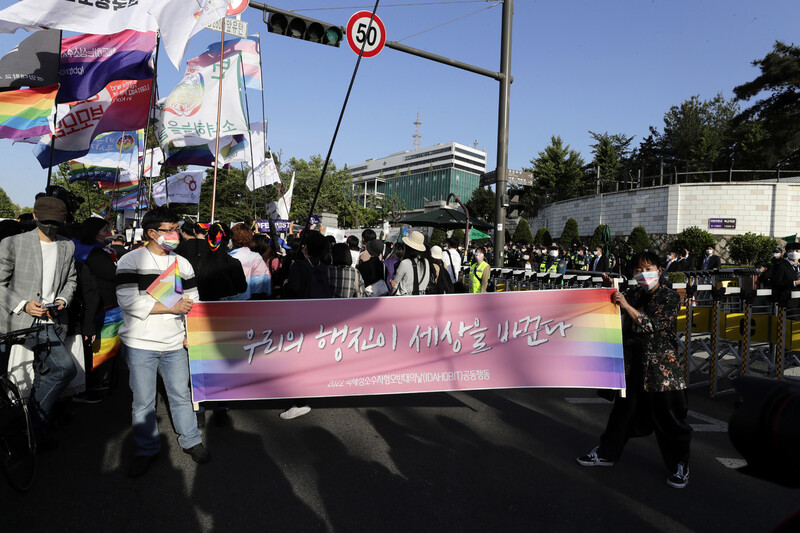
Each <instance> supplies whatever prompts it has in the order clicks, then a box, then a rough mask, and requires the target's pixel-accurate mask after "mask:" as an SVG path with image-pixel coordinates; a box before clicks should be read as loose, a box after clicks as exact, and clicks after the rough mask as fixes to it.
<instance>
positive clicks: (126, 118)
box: [34, 80, 153, 168]
mask: <svg viewBox="0 0 800 533" xmlns="http://www.w3.org/2000/svg"><path fill="white" fill-rule="evenodd" d="M152 86H153V80H136V81H134V80H122V81H112V82H111V83H109V84H108V85H106V87H105V88H104V89H103V90H102V91H100V93H98V94H97V95H96V96H94V97H92V98H90V99H88V100H84V101H82V102H78V103H77V104H76V105H74V106H73V107H72V108H71V109H70V111H69V113H67V114H66V115H65V116H63V117H61V116H60V115H59V121H58V124H57V126H56V132H55V137H56V140H55V143H54V146H55V154H54V155H53V162H52V163H53V165H57V164H59V163H63V162H64V161H69V160H70V159H77V158H79V157H82V156H84V155H86V154H87V153H89V149H90V147H91V144H92V141H93V140H94V139H95V137H97V136H98V135H99V134H101V133H106V132H109V131H136V130H138V129H139V128H143V127H144V126H145V125H146V124H147V114H148V111H149V109H150V88H151V87H152ZM49 143H50V139H44V140H43V141H41V142H40V143H39V144H38V145H36V148H34V154H36V158H37V159H38V160H39V164H40V165H42V168H47V167H49V166H50V144H49Z"/></svg>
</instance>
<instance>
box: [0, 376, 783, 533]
mask: <svg viewBox="0 0 800 533" xmlns="http://www.w3.org/2000/svg"><path fill="white" fill-rule="evenodd" d="M599 401H600V400H599V399H598V398H597V397H596V396H595V394H594V392H593V391H587V390H575V389H524V390H520V389H515V390H503V391H477V392H454V393H436V394H413V395H401V396H381V397H353V398H340V399H317V400H312V401H311V405H312V407H313V410H312V411H311V413H310V414H308V415H307V416H304V417H301V418H298V419H295V420H291V421H284V420H281V419H280V418H279V417H278V414H279V413H280V412H281V411H282V410H283V409H284V408H286V407H287V406H288V404H287V402H286V401H279V402H278V401H273V402H246V403H234V404H231V410H230V411H229V412H228V413H227V415H224V414H217V413H215V414H212V413H210V412H209V413H208V415H209V416H208V423H207V427H206V429H205V442H206V445H207V447H208V448H209V451H210V452H211V454H212V461H211V462H210V463H208V464H205V465H196V464H194V463H193V462H192V461H191V459H190V458H189V456H188V455H186V454H184V453H182V451H181V449H180V447H179V446H178V444H177V441H176V439H175V436H174V434H173V432H172V429H171V425H170V421H169V416H168V414H167V411H166V409H165V405H164V402H163V401H160V402H159V427H160V429H161V433H162V436H163V443H164V446H163V449H162V452H161V454H160V457H159V460H158V461H157V462H156V463H155V464H154V465H153V466H152V468H151V470H150V471H149V472H148V473H147V474H146V475H145V476H143V477H142V478H139V479H129V478H128V477H127V476H126V469H127V465H128V462H129V460H130V457H131V455H132V453H133V444H132V441H131V438H130V392H129V390H128V388H127V385H126V383H124V382H123V383H121V386H120V387H119V388H118V389H117V390H116V391H115V392H114V394H113V395H112V396H111V398H109V399H108V400H106V401H104V402H103V403H100V404H94V405H74V404H73V405H71V406H68V407H67V413H66V415H65V416H64V417H62V420H63V422H62V425H61V427H60V428H59V429H58V430H57V432H56V436H57V438H58V440H59V442H60V446H59V448H58V449H56V450H54V451H51V452H47V453H44V454H42V455H41V456H40V461H39V465H40V470H39V473H38V475H37V479H36V482H35V485H34V487H33V489H31V491H30V492H28V493H26V494H20V493H15V492H13V491H11V489H9V488H8V486H7V485H5V484H4V483H3V482H0V509H1V510H0V524H2V525H0V531H2V532H3V533H7V532H23V531H47V532H52V531H57V532H70V531H104V532H105V531H108V532H113V533H119V532H128V531H131V532H147V533H156V532H162V531H164V532H166V531H169V532H183V531H202V532H212V531H213V532H227V531H236V532H248V531H259V532H263V531H278V532H295V531H300V532H305V531H336V532H362V531H363V532H384V531H406V532H408V531H492V532H495V531H497V532H506V531H559V532H560V531H579V532H587V531H590V532H595V531H631V532H639V531H702V532H716V531H719V532H734V531H748V532H750V531H768V530H769V529H770V528H771V527H772V526H775V525H776V524H778V523H779V522H780V521H781V520H782V518H784V517H786V516H788V515H790V514H791V513H793V512H794V511H795V510H797V508H798V503H797V502H798V500H797V495H796V492H794V491H792V490H790V489H786V488H782V487H779V486H777V485H773V484H770V483H767V482H765V481H761V480H757V479H754V478H751V477H748V476H745V475H743V474H741V473H740V472H738V471H737V470H735V469H733V468H730V467H731V466H735V465H736V462H737V461H740V460H741V457H740V456H739V455H738V454H737V452H736V450H735V449H734V448H733V446H732V445H731V443H730V440H729V438H728V435H727V432H726V429H727V424H726V421H727V420H728V419H729V417H730V415H731V413H732V411H733V397H732V396H726V397H721V398H715V399H711V398H708V397H707V395H706V393H705V391H692V393H691V396H690V409H692V415H691V420H690V422H691V423H692V424H693V425H694V426H695V428H696V431H695V433H694V440H693V442H692V463H691V482H690V485H689V487H688V488H686V489H685V490H675V489H671V488H669V487H667V486H666V485H665V479H666V476H667V471H666V469H665V467H664V466H663V465H662V463H661V458H660V455H659V453H658V448H657V446H656V442H655V438H654V437H652V436H651V437H647V438H642V439H635V440H632V441H631V442H630V443H629V445H628V447H627V449H626V451H625V454H624V455H623V458H622V460H621V461H620V462H618V463H617V465H615V466H614V467H613V468H585V467H581V466H579V465H577V464H576V462H575V457H576V456H578V455H581V454H583V453H585V452H586V451H588V450H590V449H591V448H592V447H593V446H594V445H595V443H596V441H597V437H598V436H599V434H600V433H601V432H602V430H603V428H604V426H605V421H606V418H607V416H608V413H609V411H610V404H608V403H598V402H599Z"/></svg>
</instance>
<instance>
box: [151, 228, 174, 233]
mask: <svg viewBox="0 0 800 533" xmlns="http://www.w3.org/2000/svg"><path fill="white" fill-rule="evenodd" d="M153 231H157V232H159V233H175V232H176V231H178V230H177V229H161V228H153Z"/></svg>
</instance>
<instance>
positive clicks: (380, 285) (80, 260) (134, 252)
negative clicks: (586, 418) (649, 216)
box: [0, 195, 800, 488]
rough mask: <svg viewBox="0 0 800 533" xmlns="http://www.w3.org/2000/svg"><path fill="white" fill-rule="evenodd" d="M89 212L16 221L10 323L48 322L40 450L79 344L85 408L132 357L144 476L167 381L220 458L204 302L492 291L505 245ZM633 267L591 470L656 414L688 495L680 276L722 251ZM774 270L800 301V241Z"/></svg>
mask: <svg viewBox="0 0 800 533" xmlns="http://www.w3.org/2000/svg"><path fill="white" fill-rule="evenodd" d="M73 208H74V206H70V205H69V202H68V201H67V202H65V201H62V199H60V198H58V197H55V196H52V195H40V196H38V197H37V199H36V203H35V205H34V209H33V213H32V214H31V215H30V216H29V217H27V216H24V217H20V219H19V220H6V221H2V222H0V306H1V307H2V308H3V310H4V313H2V324H0V327H2V332H8V331H12V330H17V329H22V328H27V327H30V326H32V325H34V324H38V325H42V326H44V327H43V329H42V330H41V331H39V332H37V333H36V334H34V335H31V336H30V337H29V338H28V340H27V341H26V344H25V348H26V349H27V350H29V352H30V353H31V354H32V359H33V361H32V368H33V382H32V388H31V393H30V400H29V405H30V406H31V413H32V420H33V424H34V427H35V429H36V432H37V437H38V441H39V448H40V449H47V448H48V447H53V446H55V442H54V440H53V439H52V437H51V436H50V435H49V434H48V431H47V429H48V421H49V418H50V417H51V413H52V410H53V406H54V404H55V402H56V400H57V399H59V397H61V395H62V393H63V392H64V390H65V387H66V386H67V384H68V383H69V382H70V381H71V380H72V379H73V378H74V377H75V376H76V374H78V370H79V368H78V367H77V366H76V363H75V357H74V353H73V352H72V351H71V348H70V347H69V343H68V342H67V340H68V337H70V336H77V337H78V338H79V339H80V340H82V345H83V352H82V353H83V354H85V369H86V380H85V386H86V391H85V392H83V393H81V394H80V395H78V396H76V397H75V398H74V399H75V400H77V401H83V402H96V401H101V400H102V398H103V397H104V395H105V394H106V391H108V390H109V388H110V387H111V386H112V384H113V378H114V375H115V365H116V361H117V358H116V357H114V355H115V354H116V352H117V351H120V350H121V351H122V353H123V354H124V358H125V362H126V363H127V366H128V369H129V385H130V389H131V391H132V392H133V405H132V422H133V438H134V441H135V444H136V451H135V456H134V457H133V459H132V461H131V463H130V465H129V470H128V473H129V475H130V476H132V477H138V476H141V475H143V474H144V473H146V472H147V470H148V468H149V466H150V464H151V463H152V462H153V461H154V460H155V459H156V457H157V456H158V453H159V451H160V446H161V441H160V438H159V434H158V427H157V422H156V414H155V410H156V407H155V405H156V383H157V376H158V375H160V376H161V377H162V380H163V382H164V385H165V389H166V393H167V397H168V400H169V402H168V405H169V409H170V413H171V418H172V421H173V425H174V428H175V431H176V432H177V433H178V442H179V444H180V446H181V447H182V449H183V450H184V451H185V452H186V453H187V454H189V455H190V456H191V457H192V459H193V460H194V461H196V462H197V463H205V462H207V461H209V460H210V455H209V453H208V450H206V449H205V447H204V445H203V442H202V433H201V429H202V426H203V420H204V419H203V418H202V416H198V415H197V414H196V413H195V412H194V411H193V406H192V403H191V394H190V383H189V381H190V380H189V367H188V357H187V351H186V349H187V336H186V325H185V317H186V315H187V314H188V313H189V312H190V311H191V309H192V306H193V304H194V302H197V301H200V302H205V301H237V300H263V299H277V298H280V299H297V298H304V299H305V298H370V297H371V298H375V297H388V296H404V295H421V294H448V293H468V292H469V293H481V292H487V291H489V290H490V283H489V282H490V277H491V266H490V265H491V263H492V254H493V250H492V247H491V246H485V245H478V246H473V247H471V248H470V249H469V250H466V251H465V250H464V248H463V245H462V243H461V242H459V241H458V240H456V239H452V238H451V239H449V240H448V241H447V243H446V244H445V245H444V247H440V246H437V245H433V246H430V245H429V243H426V238H425V236H424V235H423V234H422V233H420V232H418V231H410V232H408V233H406V234H403V236H402V237H401V238H400V239H398V240H397V242H396V243H392V242H387V241H384V240H382V239H380V238H378V235H377V234H376V233H375V232H374V231H373V230H371V229H366V230H363V231H362V232H361V235H360V238H359V237H357V236H355V235H352V236H349V237H347V239H346V240H345V242H336V239H335V238H333V237H331V236H325V235H324V234H323V233H322V232H320V231H317V230H315V229H308V230H305V231H303V232H302V233H301V234H300V235H294V233H293V232H290V233H289V234H288V235H287V236H286V239H285V240H284V239H283V238H280V237H279V236H278V235H276V234H275V233H274V232H273V233H272V234H271V235H270V234H266V235H265V234H261V233H259V232H258V230H257V226H256V225H255V224H253V225H250V224H248V223H244V222H243V223H237V224H233V225H232V226H228V225H227V224H224V223H221V222H215V223H212V224H204V223H199V222H196V221H192V220H189V219H185V220H181V219H180V217H178V215H177V214H176V213H175V212H174V211H172V210H171V209H169V208H168V207H157V208H154V209H151V210H150V211H148V212H147V213H146V214H145V215H144V217H143V218H142V219H141V224H140V227H141V232H140V233H139V232H136V231H130V232H127V233H128V235H126V234H122V233H115V232H114V231H113V230H112V226H111V223H110V222H109V221H108V220H106V219H103V218H99V217H90V218H88V219H86V220H84V221H83V222H81V223H75V222H73V220H74V218H73V216H74V212H73ZM129 235H130V236H133V237H132V238H131V237H129ZM137 235H140V236H141V238H140V239H137V238H136V236H137ZM589 251H590V250H589V249H588V248H586V247H579V246H576V247H574V248H573V249H572V250H564V249H563V248H560V247H558V246H556V245H552V246H533V247H530V246H524V245H517V244H514V243H509V244H508V245H506V248H505V249H504V251H503V252H504V253H503V256H504V262H505V264H507V265H508V266H509V267H513V268H518V269H524V270H525V271H530V272H551V273H563V272H565V271H566V270H567V269H570V270H578V271H579V270H587V271H592V272H608V271H609V270H611V269H613V268H615V267H617V265H618V262H617V259H616V258H614V257H613V256H612V257H605V256H604V254H603V248H602V247H596V248H595V249H594V250H592V251H591V254H590V253H589ZM622 264H623V265H625V266H626V267H627V268H628V269H629V274H630V277H632V278H634V279H636V281H637V282H638V285H637V286H636V287H634V288H633V289H630V290H629V291H628V292H627V293H626V294H624V295H623V294H622V293H620V292H616V293H615V294H614V297H613V299H614V302H615V303H616V304H617V305H619V307H620V309H621V311H622V313H623V318H624V319H625V321H624V324H625V327H624V328H623V338H624V345H625V360H626V380H627V383H628V394H627V396H626V397H625V398H623V397H621V396H618V397H617V398H616V400H615V406H614V409H613V411H612V414H611V418H610V419H609V423H608V427H607V429H606V432H605V433H604V435H603V436H602V437H601V439H600V444H599V446H598V447H597V448H595V449H594V450H592V451H591V452H589V453H588V454H586V455H584V456H582V457H580V458H579V459H578V462H579V463H580V464H581V465H584V466H610V465H611V464H613V463H614V461H615V460H617V459H618V458H619V456H620V454H621V452H622V448H623V447H624V445H625V442H626V441H627V439H628V438H629V437H631V436H637V435H640V434H641V432H642V426H641V425H640V422H641V416H644V420H645V422H647V424H649V425H648V426H647V427H649V428H650V429H649V431H651V432H652V431H655V433H656V436H657V437H658V440H659V445H660V447H661V449H662V453H663V454H664V460H665V463H666V464H667V466H668V468H669V469H670V471H671V476H670V480H669V481H668V483H669V484H670V485H671V486H673V487H676V488H682V487H683V486H686V484H687V483H688V447H689V440H690V432H691V430H690V428H689V427H688V426H687V425H686V422H685V418H686V402H685V400H686V398H685V388H686V385H685V382H683V378H682V373H681V372H680V371H679V369H678V368H677V359H676V346H675V342H676V341H675V339H676V337H675V319H676V317H677V310H678V306H679V299H678V297H677V295H676V293H675V292H674V291H672V290H671V289H670V288H669V287H670V285H669V283H668V280H667V279H666V277H665V273H666V272H669V271H679V270H680V271H683V270H692V269H695V268H698V267H699V268H702V269H704V270H715V269H719V268H720V260H719V258H718V257H717V256H716V255H715V253H714V249H713V247H709V248H708V249H707V252H706V257H705V258H704V259H703V261H702V262H698V263H694V262H693V260H692V258H691V257H690V255H689V253H688V251H686V250H673V251H670V252H669V254H668V257H667V260H666V262H665V263H664V262H662V261H661V259H660V257H659V256H658V255H657V254H655V253H654V252H652V251H648V252H644V253H641V254H635V255H634V254H633V251H632V250H628V254H627V255H626V256H625V257H624V258H623V259H622ZM662 264H664V266H663V267H662ZM761 267H763V268H762V270H763V274H762V278H761V282H762V283H764V284H769V285H771V286H774V287H775V288H776V289H778V290H779V291H783V292H786V291H789V290H791V289H792V288H793V287H795V286H797V285H799V284H800V243H791V244H789V245H787V247H786V255H785V256H783V254H781V253H780V250H776V251H775V254H774V257H773V258H772V261H771V262H770V263H769V264H762V265H761ZM617 268H619V267H617ZM168 269H175V272H176V275H177V276H179V277H180V280H181V286H182V291H183V298H182V299H179V300H177V302H176V303H174V304H171V305H170V306H168V305H166V304H164V303H162V301H160V300H159V299H157V298H156V297H155V296H153V295H152V294H151V293H150V292H148V291H149V289H150V288H151V286H152V285H153V284H154V282H155V281H156V280H157V279H159V277H160V276H162V275H163V274H164V273H165V272H166V271H167V270H168ZM109 329H110V330H111V331H113V334H112V335H109V333H108V332H109ZM115 339H116V340H115ZM109 342H111V343H112V344H113V342H117V343H118V344H117V345H116V346H113V345H112V344H109ZM6 352H8V350H6ZM3 355H4V356H6V357H8V356H9V353H4V354H3ZM309 410H310V408H309V407H308V406H299V407H298V406H297V405H294V406H292V408H290V409H288V410H286V411H285V412H284V413H282V414H281V417H282V418H286V419H290V418H294V417H296V416H301V415H303V414H305V413H308V412H309Z"/></svg>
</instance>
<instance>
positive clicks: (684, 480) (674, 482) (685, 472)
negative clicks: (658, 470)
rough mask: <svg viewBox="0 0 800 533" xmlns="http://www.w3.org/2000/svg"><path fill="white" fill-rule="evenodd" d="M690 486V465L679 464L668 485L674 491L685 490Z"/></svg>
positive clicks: (668, 479) (669, 478)
mask: <svg viewBox="0 0 800 533" xmlns="http://www.w3.org/2000/svg"><path fill="white" fill-rule="evenodd" d="M688 484H689V465H687V464H686V463H678V468H677V470H675V473H674V474H672V475H671V476H669V477H668V478H667V485H669V486H670V487H672V488H673V489H684V488H686V485H688Z"/></svg>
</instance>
